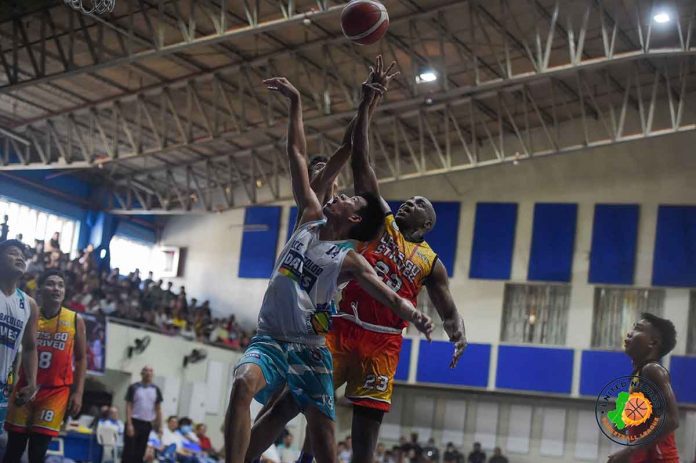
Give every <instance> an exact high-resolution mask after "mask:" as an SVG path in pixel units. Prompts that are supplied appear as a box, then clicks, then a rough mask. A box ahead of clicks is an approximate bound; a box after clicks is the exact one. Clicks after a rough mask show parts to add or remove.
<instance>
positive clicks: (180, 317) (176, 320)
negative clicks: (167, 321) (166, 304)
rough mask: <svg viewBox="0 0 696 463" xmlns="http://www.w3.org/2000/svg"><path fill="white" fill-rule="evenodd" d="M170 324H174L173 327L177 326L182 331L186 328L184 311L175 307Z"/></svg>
mask: <svg viewBox="0 0 696 463" xmlns="http://www.w3.org/2000/svg"><path fill="white" fill-rule="evenodd" d="M172 326H174V327H175V328H177V329H178V330H180V331H183V330H185V329H186V326H187V321H186V316H185V315H184V313H183V311H182V310H181V309H175V311H174V315H173V316H172Z"/></svg>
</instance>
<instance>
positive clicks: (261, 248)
mask: <svg viewBox="0 0 696 463" xmlns="http://www.w3.org/2000/svg"><path fill="white" fill-rule="evenodd" d="M281 209H282V208H281V207H279V206H270V207H268V206H255V207H247V208H246V211H245V212H244V226H245V227H250V226H253V228H251V229H247V230H245V231H244V233H242V250H241V252H240V255H239V278H270V276H271V274H272V273H273V266H274V264H275V259H276V247H277V246H278V232H279V231H280V212H281Z"/></svg>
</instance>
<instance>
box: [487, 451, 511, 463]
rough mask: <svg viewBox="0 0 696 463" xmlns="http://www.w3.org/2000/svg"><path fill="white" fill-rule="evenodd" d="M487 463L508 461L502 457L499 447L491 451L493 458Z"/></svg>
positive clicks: (504, 462)
mask: <svg viewBox="0 0 696 463" xmlns="http://www.w3.org/2000/svg"><path fill="white" fill-rule="evenodd" d="M488 463H508V459H507V458H505V457H504V456H503V452H502V451H501V450H500V447H496V448H494V449H493V456H492V457H491V459H490V460H488Z"/></svg>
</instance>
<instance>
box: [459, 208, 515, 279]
mask: <svg viewBox="0 0 696 463" xmlns="http://www.w3.org/2000/svg"><path fill="white" fill-rule="evenodd" d="M516 226H517V204H515V203H478V204H476V221H475V224H474V239H473V243H472V244H471V247H472V249H471V264H470V267H469V278H485V279H490V280H507V279H509V278H510V271H511V268H512V254H513V251H514V247H515V229H516Z"/></svg>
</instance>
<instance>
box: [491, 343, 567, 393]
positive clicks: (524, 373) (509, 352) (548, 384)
mask: <svg viewBox="0 0 696 463" xmlns="http://www.w3.org/2000/svg"><path fill="white" fill-rule="evenodd" d="M572 383H573V350H572V349H554V348H546V347H522V346H500V347H499V348H498V369H497V373H496V382H495V385H496V387H497V388H499V389H516V390H521V391H535V392H551V393H557V394H570V391H571V386H572Z"/></svg>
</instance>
